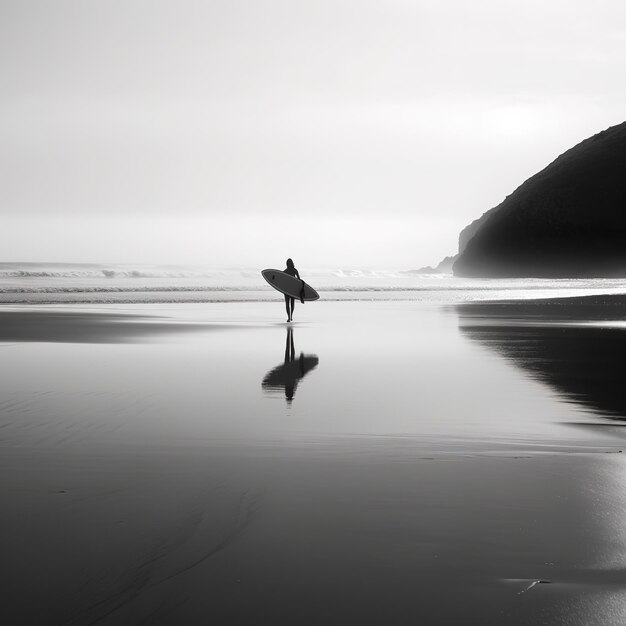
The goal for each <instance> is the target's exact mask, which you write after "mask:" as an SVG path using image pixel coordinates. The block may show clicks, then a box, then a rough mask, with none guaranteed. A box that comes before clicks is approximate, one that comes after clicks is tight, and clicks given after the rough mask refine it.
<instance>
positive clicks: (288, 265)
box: [287, 259, 293, 269]
mask: <svg viewBox="0 0 626 626" xmlns="http://www.w3.org/2000/svg"><path fill="white" fill-rule="evenodd" d="M287 267H288V268H289V269H293V261H292V260H291V259H287Z"/></svg>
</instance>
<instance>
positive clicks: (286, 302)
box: [285, 296, 291, 322]
mask: <svg viewBox="0 0 626 626" xmlns="http://www.w3.org/2000/svg"><path fill="white" fill-rule="evenodd" d="M289 300H291V298H290V297H289V296H285V308H286V309H287V321H288V322H290V321H291V313H290V312H289Z"/></svg>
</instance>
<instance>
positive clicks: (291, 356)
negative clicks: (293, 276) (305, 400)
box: [284, 259, 304, 404]
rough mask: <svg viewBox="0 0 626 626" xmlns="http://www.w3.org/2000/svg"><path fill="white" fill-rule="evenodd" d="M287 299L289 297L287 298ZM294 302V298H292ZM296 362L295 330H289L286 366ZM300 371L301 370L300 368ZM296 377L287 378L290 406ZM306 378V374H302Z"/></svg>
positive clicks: (287, 393)
mask: <svg viewBox="0 0 626 626" xmlns="http://www.w3.org/2000/svg"><path fill="white" fill-rule="evenodd" d="M290 260H291V259H290ZM285 297H287V296H285ZM291 299H292V300H293V298H291ZM303 356H304V355H303V354H301V355H300V359H302V358H303ZM295 360H296V348H295V346H294V344H293V328H288V329H287V341H286V342H285V366H288V364H289V363H293V362H294V361H295ZM299 369H300V368H299ZM295 374H296V375H295V376H293V375H292V376H285V380H284V383H285V398H286V400H287V402H288V403H289V404H291V401H292V400H293V394H294V393H295V392H296V387H297V385H298V374H297V373H295ZM301 375H302V376H304V372H302V374H301Z"/></svg>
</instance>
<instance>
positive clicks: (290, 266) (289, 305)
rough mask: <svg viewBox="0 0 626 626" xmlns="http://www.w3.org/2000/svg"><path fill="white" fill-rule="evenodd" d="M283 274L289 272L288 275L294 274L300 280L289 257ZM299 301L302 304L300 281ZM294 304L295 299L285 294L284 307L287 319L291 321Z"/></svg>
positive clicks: (302, 294) (302, 293) (302, 295)
mask: <svg viewBox="0 0 626 626" xmlns="http://www.w3.org/2000/svg"><path fill="white" fill-rule="evenodd" d="M283 271H284V272H285V274H289V275H290V276H295V277H296V278H297V279H298V280H302V279H301V278H300V274H299V272H298V270H297V269H296V266H295V265H294V264H293V261H292V260H291V259H287V267H286V268H285V269H284V270H283ZM300 302H302V303H303V304H304V282H303V283H302V292H301V293H300ZM295 304H296V299H295V298H292V297H291V296H288V295H286V294H285V308H286V309H287V321H288V322H291V321H293V308H294V306H295Z"/></svg>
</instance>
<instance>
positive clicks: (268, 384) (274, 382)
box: [261, 326, 319, 405]
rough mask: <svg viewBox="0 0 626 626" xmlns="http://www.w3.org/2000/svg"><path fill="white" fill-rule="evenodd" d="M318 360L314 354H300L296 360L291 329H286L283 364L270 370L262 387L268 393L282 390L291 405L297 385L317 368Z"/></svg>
mask: <svg viewBox="0 0 626 626" xmlns="http://www.w3.org/2000/svg"><path fill="white" fill-rule="evenodd" d="M318 363H319V359H318V358H317V355H315V354H304V353H302V352H301V353H300V356H299V357H297V358H296V348H295V346H294V342H293V328H291V326H289V327H288V328H287V339H286V341H285V360H284V363H281V364H280V365H277V366H276V367H275V368H274V369H272V370H270V371H269V372H268V373H267V374H266V375H265V378H264V379H263V383H262V385H261V386H262V387H263V389H265V390H266V391H269V392H270V393H271V392H272V391H278V390H282V391H284V392H285V399H286V400H287V404H289V405H291V402H292V401H293V397H294V395H295V394H296V388H297V387H298V383H299V382H300V380H301V379H302V378H304V376H305V375H306V374H307V373H308V372H310V371H311V370H312V369H315V368H316V367H317V364H318Z"/></svg>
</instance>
